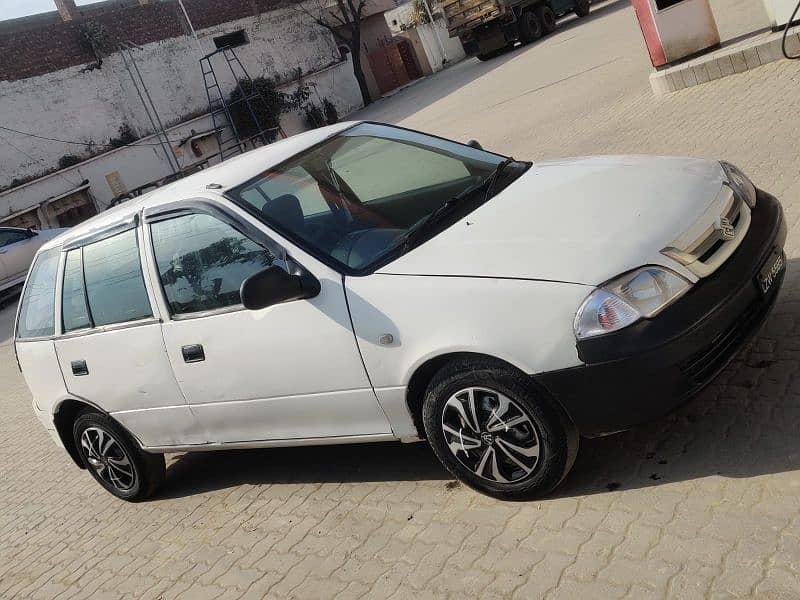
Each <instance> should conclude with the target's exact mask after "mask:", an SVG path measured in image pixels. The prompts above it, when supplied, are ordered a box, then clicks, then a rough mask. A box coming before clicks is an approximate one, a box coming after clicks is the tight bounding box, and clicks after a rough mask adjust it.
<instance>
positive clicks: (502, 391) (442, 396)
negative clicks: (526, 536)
mask: <svg viewBox="0 0 800 600" xmlns="http://www.w3.org/2000/svg"><path fill="white" fill-rule="evenodd" d="M422 420H423V423H424V425H425V433H426V434H427V437H428V440H429V441H430V444H431V446H432V448H433V451H434V452H435V453H436V456H437V457H438V458H439V460H440V461H441V462H442V464H443V465H444V466H445V468H447V470H448V471H450V472H451V473H452V474H453V475H454V476H455V477H457V478H458V479H459V480H461V481H462V482H464V483H465V484H466V485H468V486H470V487H472V488H474V489H476V490H478V491H480V492H483V493H484V494H488V495H490V496H494V497H495V498H500V499H503V500H529V499H532V498H536V497H540V496H543V495H545V494H547V493H548V492H550V491H552V490H553V489H554V488H555V487H556V486H557V485H558V484H559V483H560V482H561V481H562V480H563V479H564V477H565V476H566V474H567V473H568V472H569V470H570V469H571V468H572V464H573V462H574V460H575V457H576V455H577V453H578V441H579V437H578V432H577V429H576V428H575V426H574V424H573V423H572V422H571V421H570V420H569V419H568V418H567V417H566V415H564V413H563V412H562V411H561V410H560V408H559V407H557V406H556V404H555V403H554V402H553V401H552V400H551V399H550V398H549V397H548V396H547V394H546V392H544V391H541V390H538V389H536V388H534V387H533V386H532V385H531V383H530V380H529V379H528V378H527V377H526V376H525V375H523V374H522V373H518V372H516V371H513V370H511V369H509V368H507V367H505V366H504V365H502V364H498V363H496V362H494V361H489V360H480V359H467V360H462V361H456V362H452V363H450V364H449V365H447V366H445V367H444V368H443V369H442V370H441V371H439V373H437V374H436V375H435V376H434V378H433V380H432V381H431V383H430V385H429V386H428V389H427V391H426V393H425V400H424V403H423V408H422Z"/></svg>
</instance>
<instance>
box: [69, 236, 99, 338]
mask: <svg viewBox="0 0 800 600" xmlns="http://www.w3.org/2000/svg"><path fill="white" fill-rule="evenodd" d="M61 318H62V320H63V321H64V331H75V330H77V329H86V328H87V327H91V326H92V321H91V319H90V318H89V307H88V306H87V304H86V288H85V287H84V284H83V262H82V260H81V250H80V248H79V249H77V250H71V251H70V252H69V253H68V254H67V260H66V263H65V265H64V290H63V292H62V294H61Z"/></svg>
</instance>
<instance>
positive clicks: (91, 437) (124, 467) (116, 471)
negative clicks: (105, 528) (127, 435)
mask: <svg viewBox="0 0 800 600" xmlns="http://www.w3.org/2000/svg"><path fill="white" fill-rule="evenodd" d="M81 447H82V448H83V452H84V455H85V456H86V460H87V462H88V463H89V465H90V466H91V467H92V468H93V469H94V470H95V472H96V473H97V475H98V476H99V477H100V478H101V479H102V480H103V481H105V482H106V483H108V484H110V485H112V486H113V487H115V488H116V489H118V490H119V491H121V492H127V491H128V490H130V489H131V488H132V487H133V485H134V483H136V472H135V470H134V468H133V464H132V463H131V459H130V457H129V456H128V454H127V453H126V452H125V450H124V449H123V448H122V444H120V443H119V442H118V441H117V439H116V438H115V437H114V436H113V435H111V434H110V433H109V432H108V431H106V430H104V429H101V428H99V427H87V428H86V429H85V430H84V431H83V433H82V434H81Z"/></svg>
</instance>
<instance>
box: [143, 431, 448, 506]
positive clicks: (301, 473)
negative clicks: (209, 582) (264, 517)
mask: <svg viewBox="0 0 800 600" xmlns="http://www.w3.org/2000/svg"><path fill="white" fill-rule="evenodd" d="M452 479H453V478H452V476H451V475H450V474H449V473H448V472H447V471H445V469H444V468H443V467H442V466H441V464H440V463H439V461H438V460H437V459H436V456H434V454H433V451H432V450H431V448H430V446H429V445H428V444H425V443H422V444H402V443H400V442H393V443H379V444H350V445H342V446H304V447H298V448H263V449H256V450H221V451H217V452H197V453H189V454H180V455H176V456H174V457H172V458H171V460H170V461H169V462H168V469H167V484H166V486H164V488H163V491H162V493H161V494H160V495H159V498H161V499H164V498H181V497H184V496H192V495H195V494H201V493H203V492H208V491H212V490H219V489H224V488H229V487H234V486H237V485H242V484H249V485H265V484H269V485H276V484H299V483H352V482H360V483H375V482H392V481H437V480H441V481H451V480H452Z"/></svg>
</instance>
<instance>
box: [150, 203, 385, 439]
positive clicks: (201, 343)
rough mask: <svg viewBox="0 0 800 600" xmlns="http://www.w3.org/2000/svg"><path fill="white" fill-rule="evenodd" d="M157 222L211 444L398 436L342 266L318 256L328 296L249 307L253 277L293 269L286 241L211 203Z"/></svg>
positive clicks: (168, 291) (167, 283) (192, 393)
mask: <svg viewBox="0 0 800 600" xmlns="http://www.w3.org/2000/svg"><path fill="white" fill-rule="evenodd" d="M146 221H147V222H148V225H147V228H148V232H149V236H150V238H151V239H150V244H151V245H152V250H153V263H152V271H153V273H154V275H153V277H154V278H155V279H157V285H159V286H160V287H161V288H162V289H163V297H164V298H163V299H164V303H165V306H164V310H163V312H164V313H165V314H169V315H170V317H169V318H168V319H165V322H164V324H163V326H162V329H163V335H164V342H165V345H166V350H167V354H168V356H169V359H170V362H171V363H172V367H173V369H174V371H175V375H176V378H177V380H178V383H179V385H180V386H181V389H182V390H183V393H184V396H185V397H186V399H187V402H188V403H189V405H190V407H191V409H192V412H193V413H194V414H195V415H196V417H197V419H198V421H199V423H200V425H201V427H202V428H203V431H204V435H205V436H206V438H207V441H208V442H210V443H235V442H252V441H280V440H296V439H303V438H344V437H347V436H361V435H369V434H373V435H374V434H380V435H389V434H391V428H390V426H389V423H388V421H387V419H386V417H385V415H384V414H383V412H382V411H381V409H380V406H379V405H378V402H377V399H376V397H375V394H374V392H373V390H372V387H371V385H370V382H369V380H368V378H367V375H366V372H365V370H364V366H363V363H362V362H361V357H360V355H359V353H358V349H357V346H356V343H355V336H354V334H353V330H352V326H351V323H350V317H349V312H348V310H347V304H346V301H345V296H344V290H343V286H342V278H341V276H340V275H338V274H336V273H335V272H333V271H330V270H328V269H327V267H323V266H321V265H318V264H316V263H315V265H314V268H315V270H316V271H317V272H315V273H314V275H315V276H316V277H317V278H318V279H319V280H320V282H321V286H322V291H321V293H320V294H319V295H318V296H317V297H315V298H311V299H308V300H297V301H293V302H286V303H284V304H279V305H276V306H271V307H269V308H266V309H263V310H255V311H251V310H246V309H245V308H244V307H243V306H242V305H241V301H240V296H239V288H240V286H241V284H242V282H243V281H244V280H245V279H246V278H247V277H249V276H250V275H252V274H254V273H256V272H258V271H260V270H262V269H264V268H266V267H268V266H271V265H273V264H277V265H279V266H285V262H284V259H282V258H281V257H279V256H277V254H278V253H277V252H276V251H275V249H274V246H273V250H269V249H267V248H268V247H270V245H269V244H265V243H264V240H263V239H260V240H259V242H256V241H254V239H253V237H254V236H253V230H252V229H249V228H252V225H247V224H243V223H237V222H236V220H235V219H232V218H231V217H230V215H227V214H222V213H218V212H216V211H215V210H211V209H209V208H208V207H206V208H205V209H202V210H201V209H196V210H190V209H187V210H183V211H177V212H176V211H174V210H173V211H172V212H166V213H163V214H161V215H159V214H150V215H147V216H146ZM243 231H247V232H248V234H245V233H243ZM258 237H260V236H258Z"/></svg>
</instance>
